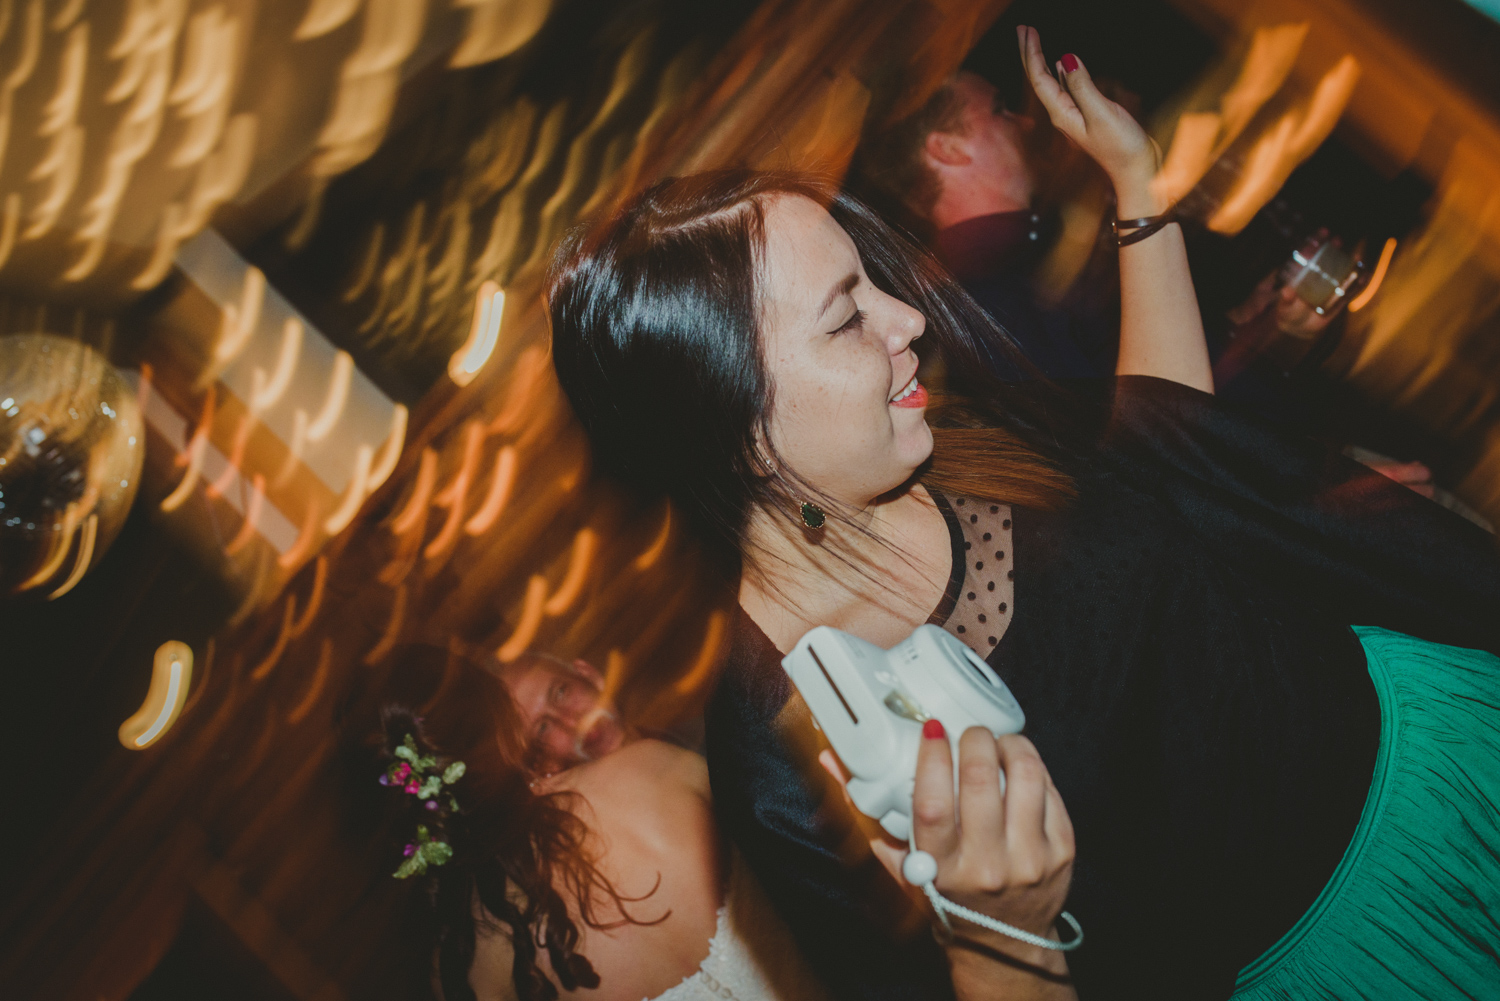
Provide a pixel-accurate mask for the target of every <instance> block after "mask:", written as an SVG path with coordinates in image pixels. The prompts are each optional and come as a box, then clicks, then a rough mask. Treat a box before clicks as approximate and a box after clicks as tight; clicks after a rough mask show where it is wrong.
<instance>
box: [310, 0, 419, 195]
mask: <svg viewBox="0 0 1500 1001" xmlns="http://www.w3.org/2000/svg"><path fill="white" fill-rule="evenodd" d="M426 20H427V3H426V0H366V4H365V14H364V32H363V34H362V35H361V37H360V44H359V45H358V46H357V47H356V48H355V50H354V51H353V52H351V53H350V54H349V56H348V58H347V59H345V60H344V65H343V67H342V69H341V71H340V74H339V75H340V82H339V89H338V92H337V93H336V94H335V95H334V98H333V110H332V111H331V112H330V113H329V115H328V119H327V121H326V122H325V123H324V125H323V130H322V132H321V133H320V134H319V136H318V147H319V150H318V152H317V153H316V154H314V157H313V161H312V164H311V169H312V172H313V174H314V176H317V177H325V178H326V177H332V176H333V175H335V174H339V173H342V172H343V171H345V170H348V169H349V168H350V167H352V166H354V165H355V164H357V163H359V162H361V161H362V160H364V159H365V158H366V157H368V156H369V155H370V154H371V153H373V152H375V149H376V148H377V147H378V146H379V145H380V141H381V139H383V138H384V137H385V130H386V127H387V126H388V125H389V124H390V118H391V111H392V110H393V109H394V108H395V104H396V91H397V89H398V88H399V86H400V84H401V74H400V69H401V64H402V63H403V62H405V60H406V57H407V56H409V55H411V53H412V50H413V49H415V48H416V45H417V42H418V41H419V40H420V39H421V37H422V29H423V26H424V25H425V24H426Z"/></svg>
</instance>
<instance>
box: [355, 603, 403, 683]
mask: <svg viewBox="0 0 1500 1001" xmlns="http://www.w3.org/2000/svg"><path fill="white" fill-rule="evenodd" d="M405 622H406V585H405V584H400V585H398V586H397V587H396V596H395V598H393V599H392V600H391V617H390V619H389V621H387V622H386V626H385V632H384V633H383V634H382V635H381V637H380V642H379V643H376V644H375V645H374V646H372V647H370V649H369V650H368V651H367V652H366V653H365V655H364V656H363V657H362V658H360V661H361V662H362V663H363V664H364V665H365V666H366V667H374V666H375V665H376V664H378V663H380V662H381V660H383V659H384V658H385V655H386V654H388V653H390V652H391V651H392V650H394V649H395V648H396V643H397V641H398V640H400V638H401V627H402V625H404V624H405Z"/></svg>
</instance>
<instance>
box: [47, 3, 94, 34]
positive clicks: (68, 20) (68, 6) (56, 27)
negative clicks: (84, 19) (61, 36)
mask: <svg viewBox="0 0 1500 1001" xmlns="http://www.w3.org/2000/svg"><path fill="white" fill-rule="evenodd" d="M87 3H88V0H67V2H65V3H64V4H63V5H62V9H61V10H59V11H58V12H57V13H56V14H54V15H52V24H51V28H52V30H53V31H67V30H68V28H69V27H70V26H72V24H73V22H74V21H76V20H78V15H79V14H82V13H83V8H84V5H85V4H87Z"/></svg>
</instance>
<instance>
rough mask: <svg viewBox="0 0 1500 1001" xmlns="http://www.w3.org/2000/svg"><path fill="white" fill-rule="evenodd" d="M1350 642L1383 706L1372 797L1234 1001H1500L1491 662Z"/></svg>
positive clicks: (1497, 673) (1366, 635)
mask: <svg viewBox="0 0 1500 1001" xmlns="http://www.w3.org/2000/svg"><path fill="white" fill-rule="evenodd" d="M1497 614H1500V611H1497ZM1355 632H1356V633H1357V634H1358V635H1359V638H1360V642H1361V643H1363V644H1364V648H1365V653H1366V656H1367V659H1368V661H1369V666H1370V676H1371V678H1372V679H1373V680H1374V682H1375V687H1376V690H1377V691H1378V692H1379V695H1380V712H1381V728H1380V733H1381V736H1380V752H1379V755H1378V756H1377V758H1376V762H1375V775H1374V779H1373V781H1372V783H1371V785H1370V795H1369V798H1368V799H1367V800H1366V802H1365V808H1364V813H1363V814H1362V815H1361V817H1360V821H1359V827H1358V829H1357V830H1356V831H1355V834H1354V838H1353V840H1352V841H1350V843H1349V849H1348V851H1346V852H1345V853H1344V858H1343V861H1342V862H1340V863H1339V867H1338V869H1337V870H1336V871H1335V872H1334V875H1333V878H1332V879H1331V880H1330V881H1329V883H1328V885H1327V886H1326V887H1325V888H1324V889H1323V892H1322V893H1321V894H1320V895H1319V896H1318V899H1317V901H1316V902H1315V903H1314V904H1313V906H1312V908H1311V909H1310V910H1309V911H1308V912H1307V913H1306V914H1305V915H1303V917H1302V919H1301V920H1300V921H1298V922H1297V924H1296V925H1295V926H1294V927H1293V928H1292V930H1291V931H1289V932H1287V934H1286V935H1284V936H1283V937H1282V939H1281V941H1279V942H1277V943H1276V945H1274V946H1272V947H1271V949H1270V950H1268V951H1267V952H1266V953H1265V954H1264V955H1263V956H1261V957H1260V958H1259V959H1257V960H1256V961H1255V962H1253V963H1251V964H1250V965H1249V966H1247V967H1245V968H1244V969H1243V970H1241V971H1240V975H1239V978H1238V980H1237V983H1236V990H1235V993H1234V998H1235V1001H1283V999H1285V1001H1291V999H1298V1001H1302V999H1308V998H1338V999H1340V1001H1347V999H1352V998H1372V999H1380V1001H1391V999H1406V998H1412V999H1416V998H1421V999H1423V1001H1434V999H1440V998H1496V997H1500V658H1497V657H1495V656H1494V655H1493V654H1489V653H1485V652H1483V651H1479V650H1464V649H1460V648H1458V647H1451V646H1443V645H1442V644H1438V643H1428V642H1426V641H1424V640H1418V639H1413V638H1412V637H1410V636H1404V635H1402V634H1400V633H1393V632H1389V631H1387V630H1384V629H1374V628H1370V627H1365V626H1359V627H1356V628H1355Z"/></svg>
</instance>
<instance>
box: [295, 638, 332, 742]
mask: <svg viewBox="0 0 1500 1001" xmlns="http://www.w3.org/2000/svg"><path fill="white" fill-rule="evenodd" d="M332 663H333V639H332V638H331V637H328V636H324V637H323V644H322V646H320V647H319V648H318V666H317V667H316V668H315V669H314V670H313V678H312V681H311V682H310V683H309V684H308V686H307V694H306V695H304V696H302V701H301V702H299V703H297V705H296V707H295V708H293V709H292V711H291V712H289V713H287V717H286V725H287V726H296V725H297V724H298V723H301V722H302V721H303V720H304V719H306V718H307V714H308V713H310V712H312V710H313V706H315V705H317V704H318V696H320V695H322V694H323V686H324V685H325V684H327V682H328V667H329V665H330V664H332Z"/></svg>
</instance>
